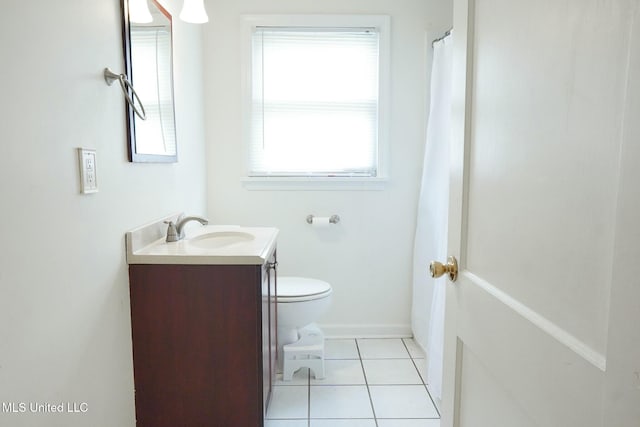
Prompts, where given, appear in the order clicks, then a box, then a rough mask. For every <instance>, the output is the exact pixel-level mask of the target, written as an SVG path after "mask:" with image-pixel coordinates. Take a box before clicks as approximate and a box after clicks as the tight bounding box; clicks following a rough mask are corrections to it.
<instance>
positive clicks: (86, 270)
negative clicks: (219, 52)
mask: <svg viewBox="0 0 640 427" xmlns="http://www.w3.org/2000/svg"><path fill="white" fill-rule="evenodd" d="M163 3H166V4H167V7H168V9H169V10H170V11H171V12H174V13H175V14H176V15H177V12H178V10H177V7H178V4H179V3H180V2H179V1H178V0H172V1H171V2H163ZM2 5H3V8H2V14H1V15H0V40H2V41H1V42H0V57H1V58H2V67H1V69H2V71H1V74H2V78H1V79H0V88H1V90H0V91H1V93H2V102H1V103H0V116H1V117H2V119H1V120H0V138H1V139H2V142H1V143H0V147H1V148H0V197H1V198H0V200H1V201H0V205H1V206H2V210H3V214H2V222H3V226H2V233H0V235H1V238H2V242H1V243H0V402H14V403H16V404H18V403H20V402H25V403H26V404H27V405H28V404H29V403H32V402H34V403H50V404H59V403H60V402H65V403H66V402H86V403H87V404H88V412H87V413H85V414H55V413H50V414H29V413H26V414H7V413H2V408H1V407H0V425H3V426H9V425H10V426H15V427H19V426H29V427H37V426H46V427H56V426H60V427H62V426H64V427H73V426H78V427H80V426H82V427H85V426H104V427H114V426H118V427H120V426H133V425H134V402H133V373H132V358H131V357H132V356H131V334H130V315H129V293H128V276H127V267H126V263H125V251H124V233H125V231H126V230H128V229H130V228H133V227H135V226H137V225H140V224H142V223H145V222H147V221H149V220H152V219H155V218H158V217H161V216H164V215H166V214H169V213H171V212H174V211H177V210H183V209H184V210H186V211H189V212H201V213H204V210H205V203H204V200H205V197H206V193H205V191H206V190H205V182H206V178H205V163H204V132H203V126H202V94H201V90H200V89H201V81H202V76H201V72H202V64H201V55H200V49H201V33H200V27H197V26H189V25H186V24H182V23H180V22H177V23H176V24H175V38H174V40H175V42H174V43H175V44H174V46H175V64H176V66H175V75H176V85H175V95H176V102H177V105H176V112H177V129H178V144H179V145H178V147H179V157H180V158H179V163H177V164H169V165H158V164H153V165H152V164H149V165H145V164H131V163H128V162H127V150H126V131H125V125H124V124H125V113H124V102H123V97H122V94H121V93H120V92H119V88H118V87H117V86H116V85H114V86H112V87H108V86H107V85H106V84H105V82H104V80H103V78H102V70H103V68H104V67H106V66H109V67H111V68H112V69H114V70H116V71H120V70H122V69H123V62H122V48H121V43H122V41H121V29H120V28H121V18H120V1H119V0H107V1H73V0H58V1H55V2H51V1H44V0H41V1H37V2H33V1H29V2H25V1H22V0H5V1H3V4H2ZM80 146H82V147H87V148H95V149H97V154H98V162H97V165H98V181H99V187H100V192H99V193H97V194H93V195H86V196H85V195H80V194H79V193H78V189H79V185H78V170H77V159H76V152H75V148H76V147H80Z"/></svg>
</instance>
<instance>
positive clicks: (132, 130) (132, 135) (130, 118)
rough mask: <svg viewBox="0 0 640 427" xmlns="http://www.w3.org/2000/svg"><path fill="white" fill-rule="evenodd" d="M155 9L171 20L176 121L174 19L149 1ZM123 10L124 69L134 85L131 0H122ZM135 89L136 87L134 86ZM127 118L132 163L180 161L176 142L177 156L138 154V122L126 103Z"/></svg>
mask: <svg viewBox="0 0 640 427" xmlns="http://www.w3.org/2000/svg"><path fill="white" fill-rule="evenodd" d="M149 1H150V2H152V3H153V4H154V6H155V7H157V8H158V10H160V12H162V14H163V15H165V16H166V17H167V18H168V19H169V23H170V25H171V40H172V41H171V45H172V46H171V91H172V95H171V97H172V99H173V110H174V111H173V116H174V120H175V95H174V93H173V86H174V85H173V17H172V16H171V14H170V13H169V12H168V11H167V10H166V9H165V8H164V7H162V5H161V4H160V3H158V2H157V1H156V0H149ZM120 5H121V8H122V47H123V51H124V66H125V67H124V68H125V74H126V75H127V77H128V78H129V81H131V82H132V83H133V82H135V76H134V71H133V66H132V60H131V31H130V29H131V24H130V22H129V0H121V3H120ZM134 88H135V86H134ZM126 108H127V109H126V117H127V148H128V154H129V161H130V162H137V163H176V162H177V161H178V145H177V144H178V142H177V141H176V153H175V154H166V155H165V154H144V153H138V152H137V150H136V121H135V112H134V110H133V108H132V107H131V106H130V105H129V104H128V103H126Z"/></svg>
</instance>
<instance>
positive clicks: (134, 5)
mask: <svg viewBox="0 0 640 427" xmlns="http://www.w3.org/2000/svg"><path fill="white" fill-rule="evenodd" d="M129 21H131V22H133V23H135V24H147V23H149V22H152V21H153V17H152V16H151V12H150V11H149V4H147V0H129Z"/></svg>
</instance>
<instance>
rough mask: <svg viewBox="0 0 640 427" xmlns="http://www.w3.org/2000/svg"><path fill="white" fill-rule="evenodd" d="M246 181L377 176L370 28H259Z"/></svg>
mask: <svg viewBox="0 0 640 427" xmlns="http://www.w3.org/2000/svg"><path fill="white" fill-rule="evenodd" d="M251 96H252V99H251V133H250V141H249V176H364V177H375V176H377V172H378V171H377V167H378V133H379V132H378V116H379V106H378V99H379V33H378V31H377V30H376V29H375V28H348V29H345V28H301V27H257V28H256V30H255V31H254V33H253V36H252V89H251Z"/></svg>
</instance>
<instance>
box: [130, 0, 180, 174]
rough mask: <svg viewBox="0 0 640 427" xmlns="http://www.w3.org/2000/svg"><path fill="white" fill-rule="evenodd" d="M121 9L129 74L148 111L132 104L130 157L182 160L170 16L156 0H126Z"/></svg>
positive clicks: (158, 160)
mask: <svg viewBox="0 0 640 427" xmlns="http://www.w3.org/2000/svg"><path fill="white" fill-rule="evenodd" d="M140 2H142V3H140ZM145 3H146V4H147V6H148V10H149V12H150V13H151V16H149V14H147V13H146V10H147V9H146V8H144V4H145ZM140 5H142V6H143V8H142V10H143V12H145V13H143V14H142V16H141V15H140V13H139V12H138V10H139V9H140V8H139V7H136V6H140ZM122 11H123V17H124V21H123V42H124V43H123V45H124V58H125V69H126V71H125V73H126V75H127V76H128V77H129V80H130V81H131V84H132V85H133V88H134V90H135V92H136V93H137V95H138V97H139V98H140V101H141V102H142V105H143V107H144V111H145V112H146V120H143V119H141V118H140V117H139V116H138V115H136V114H135V112H134V109H133V108H132V107H131V106H130V105H128V104H127V125H128V142H129V161H131V162H167V163H169V162H177V161H178V149H177V142H176V125H175V107H174V101H173V52H172V50H173V47H172V18H171V14H169V12H167V11H166V10H165V9H164V8H163V7H162V6H161V5H160V4H159V3H158V2H157V1H156V0H122ZM142 21H150V22H142Z"/></svg>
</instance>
